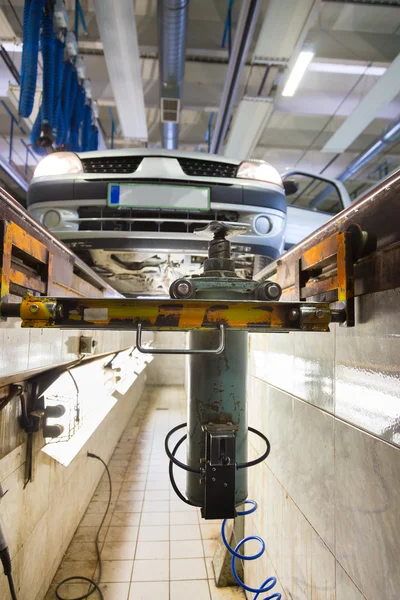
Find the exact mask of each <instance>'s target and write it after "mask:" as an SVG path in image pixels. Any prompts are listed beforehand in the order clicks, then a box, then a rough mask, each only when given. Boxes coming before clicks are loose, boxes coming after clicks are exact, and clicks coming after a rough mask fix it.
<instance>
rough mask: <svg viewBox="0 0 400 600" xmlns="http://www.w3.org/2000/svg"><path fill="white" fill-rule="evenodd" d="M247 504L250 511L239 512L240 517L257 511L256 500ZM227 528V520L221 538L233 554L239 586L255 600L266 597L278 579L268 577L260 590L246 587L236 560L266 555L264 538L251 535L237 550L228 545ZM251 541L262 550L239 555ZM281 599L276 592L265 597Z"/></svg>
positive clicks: (223, 522)
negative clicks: (243, 547)
mask: <svg viewBox="0 0 400 600" xmlns="http://www.w3.org/2000/svg"><path fill="white" fill-rule="evenodd" d="M245 504H251V508H249V510H242V511H237V514H238V515H250V514H251V513H253V512H254V511H255V510H257V502H255V501H254V500H246V502H245ZM225 526H226V519H224V520H223V521H222V526H221V536H222V541H223V542H224V544H225V546H226V548H227V549H228V550H229V552H230V553H231V554H232V562H231V567H232V573H233V576H234V578H235V580H236V582H237V584H238V585H240V586H241V587H242V588H243V589H244V590H246V591H247V592H253V593H254V594H255V596H254V598H253V600H257V599H258V598H259V596H260V594H263V595H264V594H266V593H267V592H269V591H271V590H272V588H273V587H275V584H276V577H268V579H266V580H265V581H264V583H262V584H261V587H259V588H252V587H250V586H248V585H246V584H245V583H244V582H243V581H241V579H240V578H239V576H238V574H237V572H236V566H235V559H236V558H240V559H241V560H256V559H257V558H259V557H260V556H261V555H262V554H263V553H264V551H265V542H264V540H263V539H262V538H260V537H258V535H250V536H248V537H245V538H243V539H242V540H241V541H240V542H239V543H238V544H237V545H236V547H235V548H232V547H231V546H230V545H229V544H228V540H227V539H226V535H225ZM250 540H256V541H257V542H259V543H260V545H261V549H260V550H259V551H258V552H256V554H252V555H250V556H246V555H245V554H240V553H239V550H240V548H241V547H242V546H243V545H244V544H245V543H246V542H249V541H250ZM281 597H282V596H281V594H280V593H279V592H275V593H273V594H271V595H270V596H265V598H264V600H281Z"/></svg>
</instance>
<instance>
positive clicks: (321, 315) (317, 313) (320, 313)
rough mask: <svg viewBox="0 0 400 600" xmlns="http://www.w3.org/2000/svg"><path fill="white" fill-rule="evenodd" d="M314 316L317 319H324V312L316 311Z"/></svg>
mask: <svg viewBox="0 0 400 600" xmlns="http://www.w3.org/2000/svg"><path fill="white" fill-rule="evenodd" d="M315 316H316V317H317V319H323V317H324V311H323V310H317V311H316V312H315Z"/></svg>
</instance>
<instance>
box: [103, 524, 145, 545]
mask: <svg viewBox="0 0 400 600" xmlns="http://www.w3.org/2000/svg"><path fill="white" fill-rule="evenodd" d="M138 531H139V528H138V527H109V528H108V531H107V536H106V542H136V540H137V536H138Z"/></svg>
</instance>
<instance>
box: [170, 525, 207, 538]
mask: <svg viewBox="0 0 400 600" xmlns="http://www.w3.org/2000/svg"><path fill="white" fill-rule="evenodd" d="M199 539H201V538H200V527H199V526H198V525H175V526H174V527H171V540H199Z"/></svg>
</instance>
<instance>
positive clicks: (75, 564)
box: [53, 560, 97, 583]
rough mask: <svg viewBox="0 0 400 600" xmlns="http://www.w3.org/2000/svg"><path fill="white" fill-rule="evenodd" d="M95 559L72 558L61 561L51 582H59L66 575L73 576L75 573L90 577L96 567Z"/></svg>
mask: <svg viewBox="0 0 400 600" xmlns="http://www.w3.org/2000/svg"><path fill="white" fill-rule="evenodd" d="M96 564H97V561H95V560H81V561H78V560H73V561H66V560H65V561H63V562H62V563H61V565H60V566H59V568H58V571H57V573H56V575H55V577H54V579H53V583H60V581H62V580H63V579H66V578H67V577H74V576H75V575H76V574H77V573H78V574H79V575H83V576H84V577H92V576H93V573H94V570H95V568H96Z"/></svg>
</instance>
